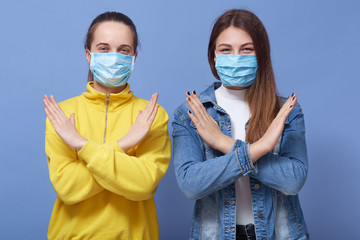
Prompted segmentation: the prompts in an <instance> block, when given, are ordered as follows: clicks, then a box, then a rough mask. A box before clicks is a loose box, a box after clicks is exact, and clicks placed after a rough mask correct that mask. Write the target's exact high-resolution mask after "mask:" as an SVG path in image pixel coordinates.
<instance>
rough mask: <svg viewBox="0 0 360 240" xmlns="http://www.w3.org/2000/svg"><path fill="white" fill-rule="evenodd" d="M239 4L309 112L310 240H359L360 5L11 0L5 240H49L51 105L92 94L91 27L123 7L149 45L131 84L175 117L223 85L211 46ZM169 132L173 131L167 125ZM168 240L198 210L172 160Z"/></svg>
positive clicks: (2, 130)
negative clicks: (46, 106)
mask: <svg viewBox="0 0 360 240" xmlns="http://www.w3.org/2000/svg"><path fill="white" fill-rule="evenodd" d="M230 8H245V9H248V10H251V11H253V12H254V13H255V14H257V15H258V17H259V18H260V19H261V20H262V21H263V23H264V25H265V27H266V29H267V31H268V34H269V37H270V43H271V47H272V59H273V65H274V70H275V74H276V79H277V84H278V90H279V93H280V94H281V95H284V96H288V95H290V94H291V93H292V92H296V93H297V95H298V97H299V102H300V104H301V105H302V108H303V111H304V114H305V121H306V128H307V135H306V137H307V144H308V155H309V167H310V168H309V176H308V179H307V183H306V184H305V186H304V188H303V189H302V191H301V192H300V198H301V202H302V206H303V211H304V214H305V218H306V220H307V224H308V228H309V231H310V234H311V236H312V239H330V240H331V239H356V238H357V237H358V234H357V233H358V231H359V227H360V223H359V220H358V219H359V215H360V207H359V203H360V191H359V183H360V174H359V170H360V161H359V160H360V157H359V156H360V144H359V142H360V140H359V134H360V127H359V120H358V118H359V103H360V102H359V94H358V91H359V89H360V83H359V82H360V81H359V80H360V79H359V75H358V74H359V69H360V67H359V63H360V61H359V54H360V44H359V43H360V41H359V37H360V27H359V24H360V14H359V12H360V3H359V2H358V1H356V0H353V1H350V0H344V1H325V0H317V1H311V0H302V1H290V0H272V1H267V0H263V1H261V0H244V1H229V0H222V1H204V0H198V1H193V0H182V1H165V0H163V1H157V0H153V1H145V0H143V1H120V0H118V1H93V0H91V1H90V0H87V1H70V0H66V1H45V0H39V1H11V0H2V1H1V3H0V32H1V35H0V53H1V54H0V76H1V78H0V79H1V83H0V84H1V85H0V86H1V101H0V109H1V118H0V153H1V156H0V159H1V164H0V203H1V204H0V239H45V238H46V233H47V226H48V222H49V219H50V215H51V211H52V207H53V203H54V201H55V198H56V194H55V192H54V190H53V188H52V185H51V183H50V180H49V177H48V170H47V164H46V156H45V152H44V127H45V113H44V111H43V104H42V98H43V95H44V94H50V93H51V94H54V95H55V97H56V98H57V99H58V100H65V99H67V98H70V97H73V96H76V95H79V94H81V93H82V92H83V91H84V90H85V85H86V78H87V70H88V63H87V62H86V59H85V52H84V49H83V41H84V38H85V34H86V31H87V28H88V26H89V25H90V23H91V21H92V20H93V19H94V18H95V17H96V16H97V15H98V14H100V13H102V12H104V11H108V10H115V11H121V12H123V13H125V14H127V15H128V16H129V17H130V18H132V20H133V21H134V23H135V25H136V26H137V28H138V32H139V37H140V42H141V49H140V50H139V56H138V59H137V61H136V64H135V72H134V74H133V75H132V77H131V79H130V85H131V88H132V90H133V91H134V92H135V94H136V95H137V96H139V97H142V98H145V99H149V98H150V97H151V95H152V93H153V92H158V93H159V94H160V97H159V103H160V104H161V105H162V106H164V108H165V109H166V110H167V112H168V113H169V115H170V121H171V120H172V113H173V110H174V109H175V107H176V106H178V105H179V104H180V103H181V102H183V101H184V100H185V99H184V93H185V92H186V91H188V90H196V91H197V92H201V91H202V90H204V89H205V88H206V87H207V86H208V85H209V84H210V83H211V82H213V81H214V78H213V76H212V75H211V72H210V68H209V66H208V63H207V55H206V54H207V44H208V39H209V35H210V31H211V27H212V24H213V22H214V21H215V19H216V18H217V17H218V16H219V15H220V14H222V13H223V12H224V11H225V10H227V9H230ZM169 130H170V133H171V131H172V129H171V125H170V124H169ZM155 198H156V203H157V211H158V218H159V223H160V232H161V237H160V239H175V240H176V239H186V238H187V237H188V234H189V229H190V222H191V214H192V207H193V204H194V202H193V201H190V200H187V199H186V198H185V197H184V196H183V195H182V193H181V192H180V191H179V189H178V187H177V184H176V180H175V176H174V168H173V163H172V162H171V164H170V168H169V171H168V173H167V174H166V176H165V177H164V179H163V180H162V182H161V183H160V185H159V188H158V191H157V193H156V196H155Z"/></svg>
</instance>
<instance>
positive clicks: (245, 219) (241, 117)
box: [215, 85, 255, 225]
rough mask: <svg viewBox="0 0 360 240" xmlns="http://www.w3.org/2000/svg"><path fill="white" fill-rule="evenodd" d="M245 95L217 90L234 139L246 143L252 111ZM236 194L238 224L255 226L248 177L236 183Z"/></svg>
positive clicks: (242, 92) (219, 102) (237, 91)
mask: <svg viewBox="0 0 360 240" xmlns="http://www.w3.org/2000/svg"><path fill="white" fill-rule="evenodd" d="M245 94H246V89H244V90H234V89H228V88H226V87H224V86H223V85H221V86H220V87H219V88H218V89H216V90H215V97H216V101H217V103H218V105H219V106H220V107H222V108H223V109H224V110H225V111H226V112H227V113H228V114H229V116H230V120H231V135H232V138H234V139H239V140H241V141H245V124H246V123H247V122H248V120H249V118H250V110H249V107H248V105H247V103H246V101H245ZM235 192H236V224H239V225H246V224H249V223H252V224H255V221H254V215H253V211H252V200H251V191H250V180H249V177H248V176H242V177H240V178H239V179H238V180H237V181H236V182H235Z"/></svg>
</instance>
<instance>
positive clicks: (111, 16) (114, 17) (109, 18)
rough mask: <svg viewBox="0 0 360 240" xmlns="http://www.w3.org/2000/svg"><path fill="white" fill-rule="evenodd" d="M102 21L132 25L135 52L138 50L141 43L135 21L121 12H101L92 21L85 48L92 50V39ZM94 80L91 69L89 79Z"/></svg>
mask: <svg viewBox="0 0 360 240" xmlns="http://www.w3.org/2000/svg"><path fill="white" fill-rule="evenodd" d="M102 22H119V23H123V24H125V25H126V26H128V27H130V29H131V31H132V33H133V39H134V53H136V52H137V47H138V45H139V39H138V34H137V31H136V27H135V24H134V23H133V21H131V19H130V18H129V17H128V16H126V15H125V14H122V13H119V12H104V13H102V14H100V15H99V16H97V17H96V18H95V19H94V20H93V21H92V23H91V24H90V27H89V29H88V31H87V34H86V39H85V43H84V48H85V50H91V49H90V46H91V43H92V41H93V40H94V33H95V30H96V28H97V26H98V25H99V24H100V23H102ZM92 80H93V75H92V73H91V71H90V70H89V74H88V81H92Z"/></svg>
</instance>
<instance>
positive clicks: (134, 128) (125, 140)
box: [118, 93, 159, 152]
mask: <svg viewBox="0 0 360 240" xmlns="http://www.w3.org/2000/svg"><path fill="white" fill-rule="evenodd" d="M158 97H159V94H158V93H154V94H153V95H152V97H151V99H150V101H149V102H148V104H147V105H146V107H145V108H144V110H143V111H141V110H139V113H138V116H137V117H136V120H135V122H134V123H133V125H131V127H130V129H129V131H128V132H127V133H126V135H125V136H124V137H122V138H121V139H119V140H118V145H119V147H120V148H121V149H122V150H123V151H124V152H127V151H129V150H130V149H131V148H133V147H135V146H136V145H138V144H139V143H140V142H141V141H142V140H143V139H144V138H145V136H146V135H147V134H148V133H149V131H150V128H151V126H152V124H153V122H154V120H155V117H156V114H157V110H158V107H157V106H156V102H157V99H158Z"/></svg>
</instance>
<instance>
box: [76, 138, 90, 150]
mask: <svg viewBox="0 0 360 240" xmlns="http://www.w3.org/2000/svg"><path fill="white" fill-rule="evenodd" d="M86 142H87V139H86V138H84V137H81V138H79V140H78V143H77V145H76V146H75V150H77V151H80V150H81V149H82V148H83V147H84V146H85V144H86Z"/></svg>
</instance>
